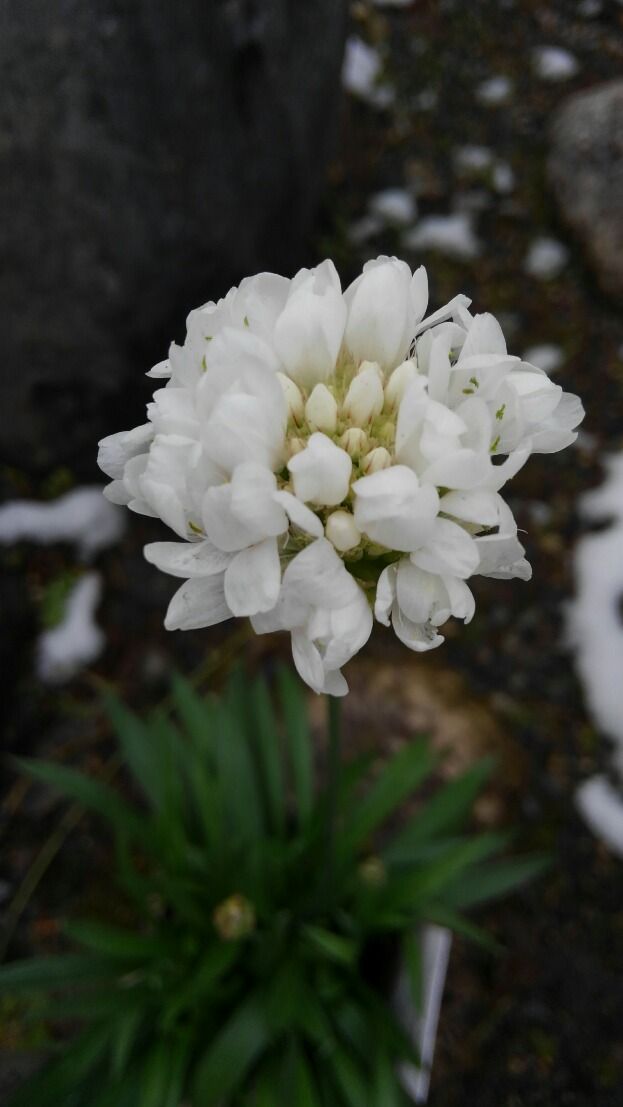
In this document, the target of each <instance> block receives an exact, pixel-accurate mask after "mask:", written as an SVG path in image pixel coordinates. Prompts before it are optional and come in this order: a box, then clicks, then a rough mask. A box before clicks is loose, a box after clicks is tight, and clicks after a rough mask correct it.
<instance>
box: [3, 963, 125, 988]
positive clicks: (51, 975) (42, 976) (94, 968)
mask: <svg viewBox="0 0 623 1107" xmlns="http://www.w3.org/2000/svg"><path fill="white" fill-rule="evenodd" d="M113 973H114V969H113V967H112V966H111V964H110V962H108V961H102V960H101V959H98V958H96V957H93V956H92V955H90V954H80V953H67V954H58V955H57V956H55V957H32V958H30V959H29V960H27V961H14V962H13V963H12V964H8V965H0V991H2V992H16V991H45V990H46V989H48V988H61V987H63V986H65V985H67V984H77V983H90V982H91V981H93V980H97V979H101V978H102V977H107V976H112V975H113Z"/></svg>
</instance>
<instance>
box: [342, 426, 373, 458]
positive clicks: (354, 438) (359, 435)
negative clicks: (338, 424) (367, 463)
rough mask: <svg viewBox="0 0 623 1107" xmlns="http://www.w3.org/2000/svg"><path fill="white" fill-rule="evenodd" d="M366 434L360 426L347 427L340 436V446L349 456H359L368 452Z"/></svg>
mask: <svg viewBox="0 0 623 1107" xmlns="http://www.w3.org/2000/svg"><path fill="white" fill-rule="evenodd" d="M369 445H370V443H369V441H368V436H367V434H366V432H365V431H364V430H362V429H361V427H349V428H348V430H346V431H344V434H343V435H342V437H341V438H340V446H341V447H342V449H343V450H346V453H347V454H350V456H351V457H361V456H362V455H363V454H365V453H367V452H368V446H369Z"/></svg>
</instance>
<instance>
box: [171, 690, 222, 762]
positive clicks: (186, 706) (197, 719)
mask: <svg viewBox="0 0 623 1107" xmlns="http://www.w3.org/2000/svg"><path fill="white" fill-rule="evenodd" d="M171 684H172V691H173V700H174V703H175V706H176V708H177V711H178V714H179V716H180V719H181V720H182V723H183V724H184V727H185V729H186V730H187V732H188V735H189V737H190V739H191V741H192V744H193V745H194V746H195V747H196V748H197V749H198V750H200V751H201V755H202V756H203V757H206V758H207V759H208V762H209V764H211V765H212V766H213V765H214V760H213V757H212V756H211V754H212V747H213V741H214V710H213V707H214V705H213V703H212V702H211V701H210V700H208V699H206V698H203V697H202V696H199V695H197V693H196V692H195V690H194V688H193V687H192V685H191V684H189V682H188V681H187V680H185V679H184V678H183V677H181V676H180V675H179V674H178V673H174V674H173V677H172V680H171Z"/></svg>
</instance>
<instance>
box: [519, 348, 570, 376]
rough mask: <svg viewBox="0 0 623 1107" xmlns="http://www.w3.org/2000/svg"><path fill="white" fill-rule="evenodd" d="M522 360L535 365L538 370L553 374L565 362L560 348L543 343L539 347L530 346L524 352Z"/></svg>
mask: <svg viewBox="0 0 623 1107" xmlns="http://www.w3.org/2000/svg"><path fill="white" fill-rule="evenodd" d="M522 356H523V360H524V361H529V362H530V364H531V365H536V366H537V368H538V369H544V370H545V372H546V373H555V372H556V370H557V369H560V366H561V365H562V364H563V362H564V360H565V355H564V353H563V351H562V349H561V347H560V346H556V345H554V343H553V342H544V343H543V344H542V345H541V346H530V347H529V348H528V349H527V350H524V353H523V355H522Z"/></svg>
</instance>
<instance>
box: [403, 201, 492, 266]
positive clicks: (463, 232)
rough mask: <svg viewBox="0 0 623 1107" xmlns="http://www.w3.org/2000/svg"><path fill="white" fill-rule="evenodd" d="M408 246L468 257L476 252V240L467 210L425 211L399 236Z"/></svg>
mask: <svg viewBox="0 0 623 1107" xmlns="http://www.w3.org/2000/svg"><path fill="white" fill-rule="evenodd" d="M402 241H403V245H404V246H405V247H406V248H407V249H408V250H436V251H437V252H438V253H440V254H446V255H447V256H448V257H453V258H457V259H458V260H460V261H470V260H471V259H472V258H476V257H478V255H479V254H480V243H479V241H478V239H477V237H476V234H475V232H474V225H473V219H472V217H471V215H470V214H469V212H455V213H454V214H452V215H427V216H425V217H424V218H423V219H420V221H419V223H417V224H416V225H415V227H413V228H412V230H410V231H408V232H407V234H405V235H404V237H403V240H402Z"/></svg>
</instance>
